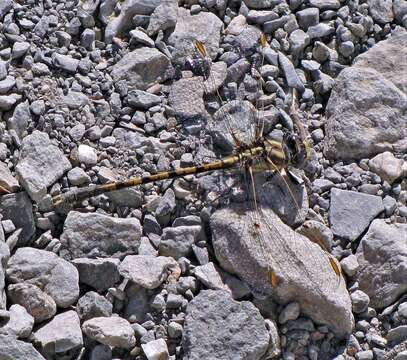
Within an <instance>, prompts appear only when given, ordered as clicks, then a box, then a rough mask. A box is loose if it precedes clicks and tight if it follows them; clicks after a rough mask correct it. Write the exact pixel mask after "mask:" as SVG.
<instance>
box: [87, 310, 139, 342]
mask: <svg viewBox="0 0 407 360" xmlns="http://www.w3.org/2000/svg"><path fill="white" fill-rule="evenodd" d="M82 329H83V332H84V333H85V334H86V335H87V336H88V337H90V338H91V339H93V340H96V341H98V342H100V343H101V344H105V345H109V346H114V347H118V348H124V349H129V348H131V347H133V346H134V345H135V343H136V338H135V337H134V330H133V329H132V327H131V326H130V323H129V322H128V321H127V320H125V319H123V318H120V317H118V316H110V317H97V318H93V319H90V320H87V321H85V322H84V323H83V325H82Z"/></svg>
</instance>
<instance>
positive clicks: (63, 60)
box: [52, 53, 79, 74]
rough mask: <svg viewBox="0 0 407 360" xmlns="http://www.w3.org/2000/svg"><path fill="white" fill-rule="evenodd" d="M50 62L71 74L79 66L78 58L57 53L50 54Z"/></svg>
mask: <svg viewBox="0 0 407 360" xmlns="http://www.w3.org/2000/svg"><path fill="white" fill-rule="evenodd" d="M52 63H53V65H54V66H55V67H57V68H59V69H62V70H65V71H67V72H69V73H73V74H74V73H76V71H77V69H78V66H79V60H78V59H74V58H72V57H70V56H68V55H62V54H57V53H55V54H54V55H53V56H52Z"/></svg>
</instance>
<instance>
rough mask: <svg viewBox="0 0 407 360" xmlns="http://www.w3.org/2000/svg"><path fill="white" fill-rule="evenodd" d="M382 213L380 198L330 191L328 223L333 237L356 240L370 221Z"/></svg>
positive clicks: (349, 192)
mask: <svg viewBox="0 0 407 360" xmlns="http://www.w3.org/2000/svg"><path fill="white" fill-rule="evenodd" d="M382 211H384V205H383V201H382V198H381V197H379V196H375V195H368V194H363V193H358V192H355V191H347V190H340V189H332V190H331V204H330V207H329V214H328V216H329V222H330V224H331V229H332V231H333V233H334V235H336V236H338V237H340V238H342V239H345V240H348V241H354V240H356V239H357V238H358V237H359V236H360V235H361V234H362V233H363V232H364V231H365V230H366V229H367V228H368V226H369V224H370V223H371V221H372V220H373V219H374V218H375V217H376V216H377V215H379V214H380V213H381V212H382Z"/></svg>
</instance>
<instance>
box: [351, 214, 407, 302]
mask: <svg viewBox="0 0 407 360" xmlns="http://www.w3.org/2000/svg"><path fill="white" fill-rule="evenodd" d="M356 256H357V259H358V262H359V271H358V272H357V273H356V275H355V280H356V281H358V282H359V288H360V289H361V290H362V291H363V292H365V293H366V294H367V295H369V297H370V304H369V306H372V307H373V308H376V309H382V308H384V307H386V306H389V305H391V304H393V302H394V301H396V300H397V299H398V298H399V297H400V295H401V294H403V293H405V292H406V290H407V282H406V278H407V224H387V223H386V222H385V221H384V220H379V219H377V220H374V221H373V222H372V224H371V225H370V227H369V230H368V232H367V233H366V235H365V236H364V237H363V239H362V241H361V242H360V244H359V247H358V249H357V251H356Z"/></svg>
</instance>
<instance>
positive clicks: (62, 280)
mask: <svg viewBox="0 0 407 360" xmlns="http://www.w3.org/2000/svg"><path fill="white" fill-rule="evenodd" d="M6 276H7V279H8V281H9V282H10V283H13V284H15V283H21V282H26V283H29V284H36V285H38V286H39V287H40V288H41V289H42V291H44V292H45V293H47V294H48V295H49V296H51V297H52V298H53V299H54V301H55V303H56V304H57V305H58V306H59V307H63V308H66V307H68V306H70V305H72V304H73V303H74V302H75V301H76V300H77V299H78V296H79V276H78V271H77V270H76V268H75V267H74V266H73V265H72V264H70V263H69V262H68V261H66V260H64V259H61V258H60V257H59V256H57V255H56V254H55V253H53V252H50V251H45V250H39V249H34V248H30V247H23V248H19V249H17V251H16V252H15V253H14V255H13V256H12V257H11V258H10V260H9V262H8V266H7V272H6Z"/></svg>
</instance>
